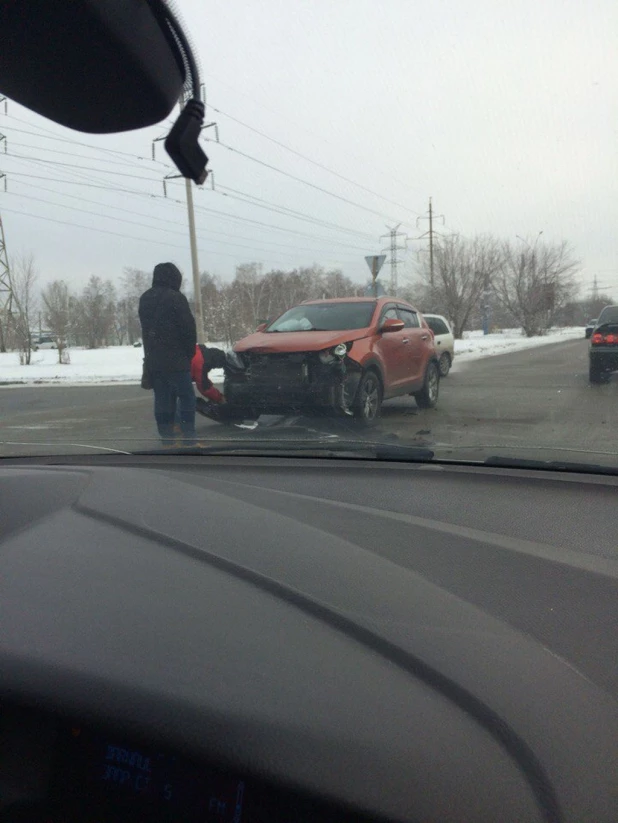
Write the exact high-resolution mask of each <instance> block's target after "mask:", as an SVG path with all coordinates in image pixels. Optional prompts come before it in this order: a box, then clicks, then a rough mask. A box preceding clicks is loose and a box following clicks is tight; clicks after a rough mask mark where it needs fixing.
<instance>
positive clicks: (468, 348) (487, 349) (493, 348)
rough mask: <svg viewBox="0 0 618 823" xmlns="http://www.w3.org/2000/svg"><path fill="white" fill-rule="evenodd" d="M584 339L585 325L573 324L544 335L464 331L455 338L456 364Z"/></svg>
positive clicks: (512, 330)
mask: <svg viewBox="0 0 618 823" xmlns="http://www.w3.org/2000/svg"><path fill="white" fill-rule="evenodd" d="M573 338H575V339H578V338H581V339H582V340H583V339H584V327H583V326H573V327H569V328H565V329H551V330H550V331H549V332H548V333H547V334H545V335H543V336H542V337H524V336H523V335H522V333H521V329H503V330H502V331H501V332H498V333H496V334H487V335H484V334H483V332H482V331H480V330H479V331H468V332H464V339H463V340H455V364H457V363H458V362H459V363H467V362H469V361H470V360H478V359H479V358H480V357H491V356H492V355H496V354H505V353H506V352H509V351H520V350H521V349H530V348H534V347H535V346H546V345H548V344H549V343H560V342H562V341H563V340H570V339H573Z"/></svg>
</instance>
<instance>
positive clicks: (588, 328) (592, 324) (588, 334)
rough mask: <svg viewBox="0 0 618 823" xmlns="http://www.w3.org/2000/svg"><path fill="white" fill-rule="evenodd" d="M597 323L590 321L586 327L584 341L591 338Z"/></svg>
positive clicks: (596, 321)
mask: <svg viewBox="0 0 618 823" xmlns="http://www.w3.org/2000/svg"><path fill="white" fill-rule="evenodd" d="M597 323H598V320H590V321H589V322H588V324H587V326H586V332H585V334H586V340H588V339H589V338H590V337H592V332H593V331H594V327H595V326H596V324H597Z"/></svg>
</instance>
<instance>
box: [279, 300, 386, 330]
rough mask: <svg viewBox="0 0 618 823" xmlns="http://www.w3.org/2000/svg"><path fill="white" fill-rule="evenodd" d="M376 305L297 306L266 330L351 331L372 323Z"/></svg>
mask: <svg viewBox="0 0 618 823" xmlns="http://www.w3.org/2000/svg"><path fill="white" fill-rule="evenodd" d="M374 309H375V303H369V302H367V303H330V304H326V305H324V304H321V303H309V304H308V305H304V306H296V308H294V309H290V310H289V311H286V312H285V314H282V315H281V317H278V318H277V320H275V321H274V323H271V324H270V326H268V328H267V329H266V331H269V332H284V331H350V330H352V329H365V328H367V326H369V324H370V323H371V318H372V316H373V312H374Z"/></svg>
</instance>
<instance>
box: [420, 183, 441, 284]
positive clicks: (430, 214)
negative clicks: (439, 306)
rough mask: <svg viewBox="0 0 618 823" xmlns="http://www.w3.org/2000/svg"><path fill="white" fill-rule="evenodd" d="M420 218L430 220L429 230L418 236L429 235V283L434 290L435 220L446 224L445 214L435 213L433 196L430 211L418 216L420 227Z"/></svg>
mask: <svg viewBox="0 0 618 823" xmlns="http://www.w3.org/2000/svg"><path fill="white" fill-rule="evenodd" d="M420 220H429V231H426V232H425V233H424V234H421V236H420V237H419V238H418V239H419V240H422V239H423V238H425V237H429V285H430V287H431V291H432V292H433V289H434V285H435V278H434V262H433V239H434V234H435V230H434V227H433V221H434V220H441V221H442V225H444V215H443V214H437V215H436V214H434V213H433V205H432V202H431V197H430V198H429V211H428V213H427V217H417V218H416V226H417V228H418V224H419V221H420Z"/></svg>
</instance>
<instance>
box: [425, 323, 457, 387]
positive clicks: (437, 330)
mask: <svg viewBox="0 0 618 823" xmlns="http://www.w3.org/2000/svg"><path fill="white" fill-rule="evenodd" d="M423 317H424V318H425V320H426V321H427V325H428V326H429V328H430V329H431V330H432V332H433V333H434V337H435V344H436V352H437V353H438V357H439V358H440V360H439V363H440V375H441V377H446V375H447V374H448V373H449V371H450V369H451V365H452V363H453V358H454V357H455V335H454V334H453V330H452V329H451V326H450V323H449V322H448V320H447V319H446V317H442V315H441V314H423Z"/></svg>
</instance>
